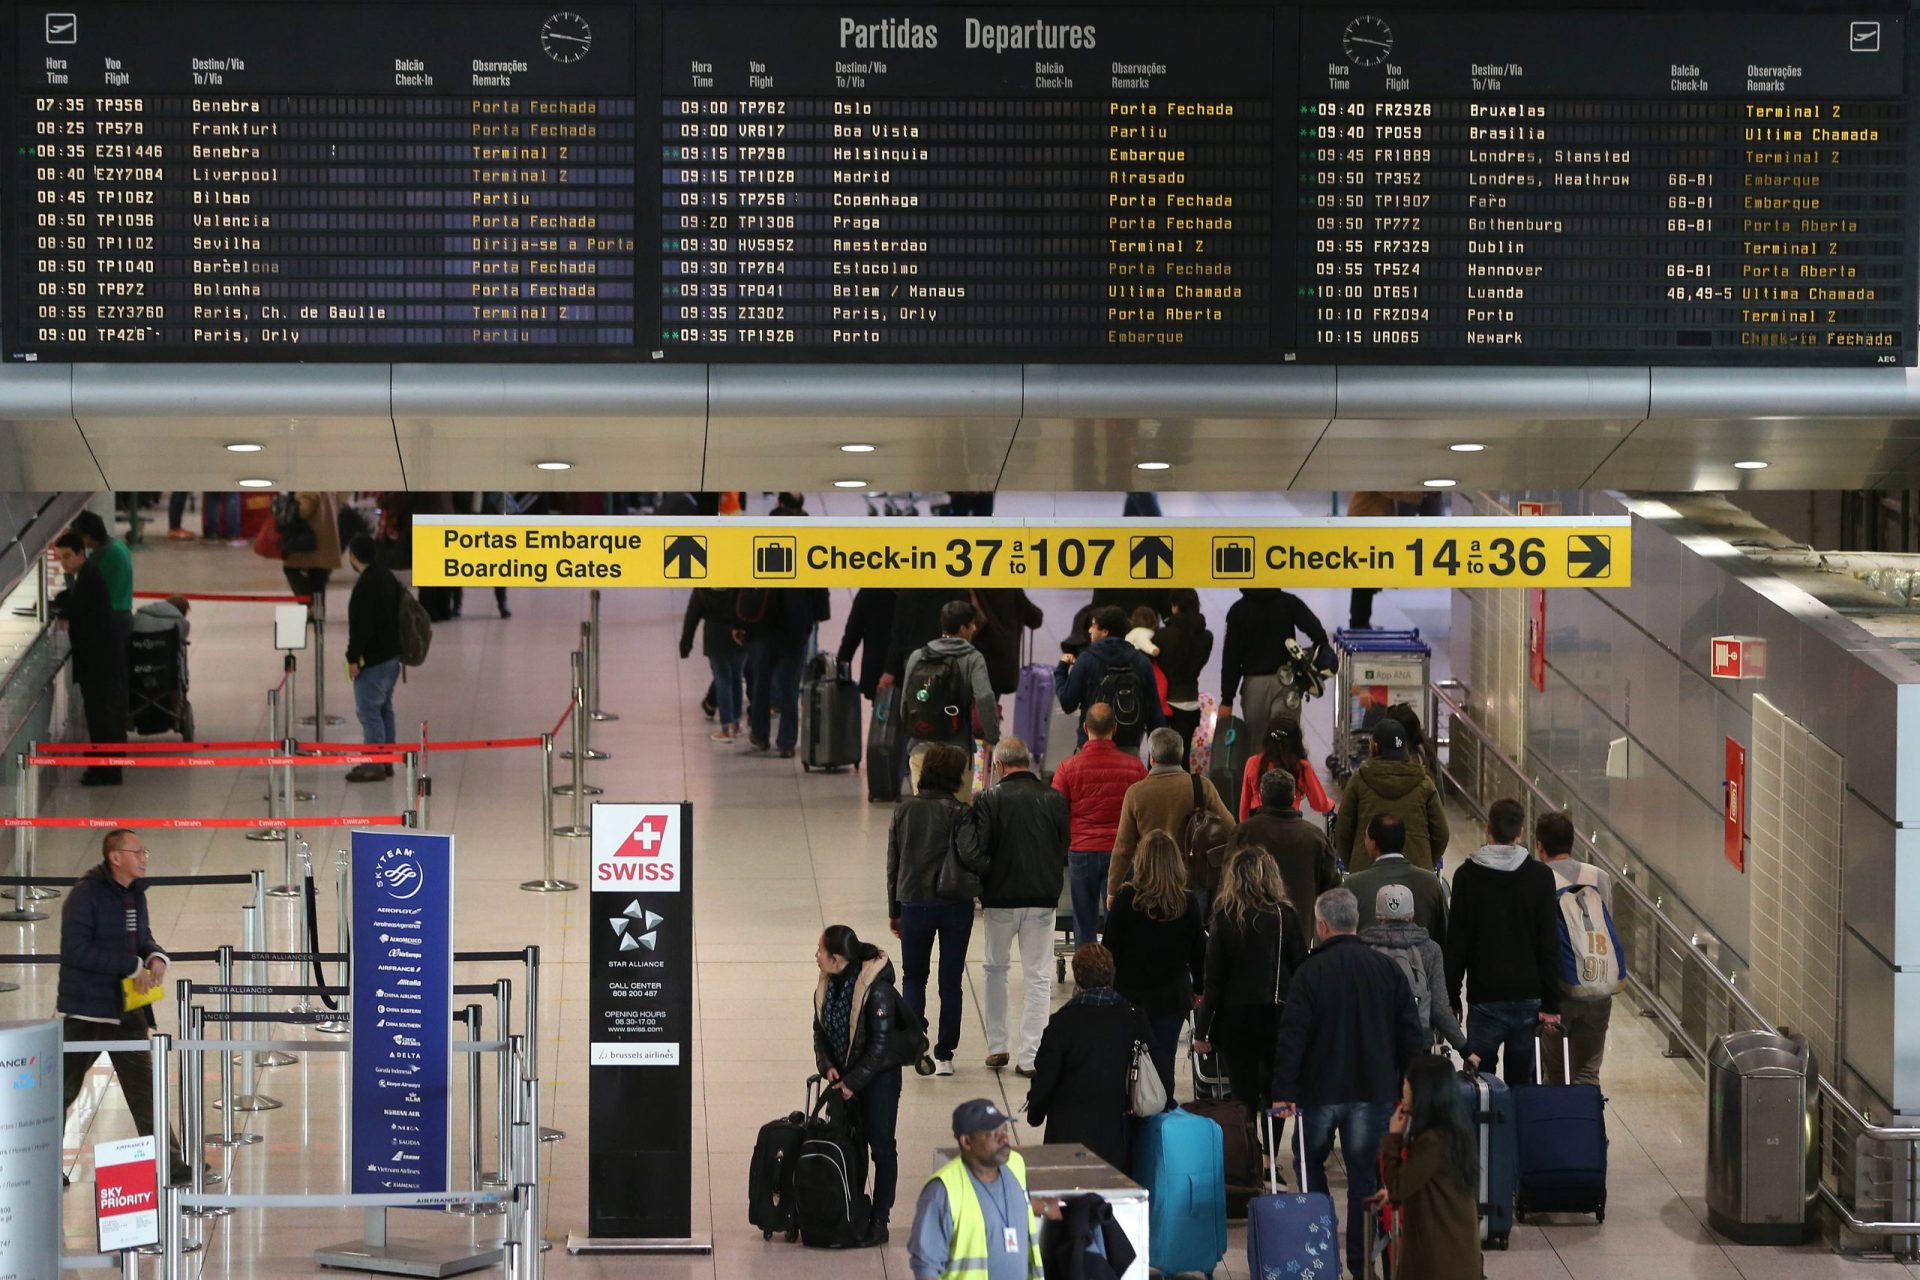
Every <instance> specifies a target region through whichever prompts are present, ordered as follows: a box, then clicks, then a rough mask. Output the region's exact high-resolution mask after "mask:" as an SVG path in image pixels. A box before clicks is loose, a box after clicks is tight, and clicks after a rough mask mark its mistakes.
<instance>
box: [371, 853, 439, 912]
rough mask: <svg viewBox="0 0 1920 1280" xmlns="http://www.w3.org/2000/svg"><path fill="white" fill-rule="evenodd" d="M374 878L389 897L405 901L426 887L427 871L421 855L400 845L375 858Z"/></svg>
mask: <svg viewBox="0 0 1920 1280" xmlns="http://www.w3.org/2000/svg"><path fill="white" fill-rule="evenodd" d="M373 878H374V881H375V883H377V884H378V885H379V886H380V887H381V888H382V889H384V890H386V893H387V896H388V897H389V898H391V899H393V901H395V902H405V901H406V900H407V899H408V898H411V897H413V895H415V894H416V893H419V892H420V890H421V889H422V888H424V887H425V885H426V883H427V872H426V868H425V867H423V866H422V865H421V864H420V855H419V854H417V853H415V852H414V851H413V850H412V849H411V848H409V847H407V846H406V845H400V846H397V847H395V848H392V849H388V850H387V851H386V852H385V853H382V854H381V855H380V856H379V857H378V858H376V859H374V863H373Z"/></svg>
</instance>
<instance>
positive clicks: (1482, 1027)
mask: <svg viewBox="0 0 1920 1280" xmlns="http://www.w3.org/2000/svg"><path fill="white" fill-rule="evenodd" d="M1539 1025H1540V1002H1539V1001H1538V1000H1483V1001H1481V1002H1480V1003H1479V1004H1476V1005H1472V1006H1470V1007H1469V1008H1468V1009H1467V1053H1468V1054H1469V1055H1470V1056H1472V1055H1478V1057H1479V1059H1480V1069H1481V1070H1482V1071H1492V1070H1493V1066H1494V1059H1496V1058H1500V1059H1502V1061H1501V1063H1500V1078H1501V1079H1503V1080H1505V1081H1506V1082H1507V1083H1508V1084H1509V1085H1516V1084H1532V1083H1533V1038H1534V1036H1535V1035H1536V1034H1537V1029H1538V1027H1539Z"/></svg>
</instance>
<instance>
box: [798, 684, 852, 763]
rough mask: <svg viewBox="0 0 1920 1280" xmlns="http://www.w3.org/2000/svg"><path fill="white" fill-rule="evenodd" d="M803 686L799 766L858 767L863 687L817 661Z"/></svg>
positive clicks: (801, 690)
mask: <svg viewBox="0 0 1920 1280" xmlns="http://www.w3.org/2000/svg"><path fill="white" fill-rule="evenodd" d="M807 674H808V679H807V680H805V681H804V682H803V683H802V684H801V686H800V707H801V728H802V729H803V730H804V732H803V733H802V735H801V738H802V741H801V744H800V747H801V750H800V767H801V769H803V770H809V771H810V770H813V769H825V770H827V771H828V772H832V771H834V770H838V769H845V768H849V767H858V766H859V764H860V711H861V708H860V686H859V685H857V684H855V683H854V682H853V681H852V680H849V679H847V678H846V677H845V676H844V675H842V674H840V673H839V672H837V671H831V670H829V669H825V668H824V664H820V663H819V661H818V659H816V665H815V667H814V668H813V669H812V670H809V672H808V673H807Z"/></svg>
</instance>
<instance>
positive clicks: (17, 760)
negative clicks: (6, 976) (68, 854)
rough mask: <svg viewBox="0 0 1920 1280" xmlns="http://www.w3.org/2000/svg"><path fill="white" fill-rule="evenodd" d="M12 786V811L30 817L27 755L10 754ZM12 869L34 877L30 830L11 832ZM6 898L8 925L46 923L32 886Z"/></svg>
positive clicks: (2, 915) (1, 915)
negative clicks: (10, 901)
mask: <svg viewBox="0 0 1920 1280" xmlns="http://www.w3.org/2000/svg"><path fill="white" fill-rule="evenodd" d="M13 769H14V787H13V811H14V813H15V814H17V815H18V816H20V817H22V818H30V817H32V816H33V814H32V812H31V810H32V808H33V798H32V792H33V766H32V765H30V764H28V763H27V753H26V752H24V751H16V752H14V754H13ZM13 870H14V874H16V875H22V876H28V877H31V876H32V875H33V828H31V827H15V828H14V829H13ZM7 896H8V897H9V898H12V899H13V903H14V906H13V910H11V911H5V912H0V920H5V921H7V922H8V923H11V924H31V923H32V922H33V921H35V920H45V919H46V918H47V913H46V912H44V911H35V910H34V909H33V886H32V885H20V886H18V887H16V888H13V889H9V890H8V891H7ZM19 989H20V986H19V984H18V983H13V982H9V983H7V984H5V986H4V987H0V990H6V991H18V990H19Z"/></svg>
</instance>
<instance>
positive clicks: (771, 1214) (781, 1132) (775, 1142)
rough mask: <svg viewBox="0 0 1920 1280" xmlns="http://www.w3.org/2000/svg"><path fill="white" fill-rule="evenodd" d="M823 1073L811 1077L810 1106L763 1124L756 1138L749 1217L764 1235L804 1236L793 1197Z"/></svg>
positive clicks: (750, 1174)
mask: <svg viewBox="0 0 1920 1280" xmlns="http://www.w3.org/2000/svg"><path fill="white" fill-rule="evenodd" d="M819 1083H820V1077H819V1076H814V1077H812V1078H810V1079H809V1080H808V1081H807V1109H806V1110H805V1111H790V1112H788V1113H787V1114H786V1115H784V1116H781V1117H780V1118H779V1119H778V1120H770V1121H768V1122H767V1123H766V1124H763V1125H761V1126H760V1136H759V1137H758V1138H756V1139H755V1140H754V1144H753V1160H752V1163H750V1164H749V1165H748V1166H747V1221H748V1222H750V1223H752V1224H753V1225H754V1226H756V1227H758V1228H760V1238H761V1239H763V1240H771V1239H772V1238H773V1237H774V1235H775V1234H776V1233H777V1234H781V1235H784V1236H786V1238H787V1240H788V1241H789V1242H791V1241H794V1240H798V1239H799V1238H800V1215H799V1211H798V1206H797V1205H796V1204H795V1202H794V1198H793V1167H794V1165H795V1164H796V1163H797V1162H798V1161H799V1159H800V1144H801V1143H802V1142H804V1141H805V1140H806V1136H807V1118H808V1117H809V1116H811V1115H812V1114H813V1112H814V1110H815V1109H816V1108H817V1107H818V1106H819V1105H820V1104H819V1099H818V1097H817V1096H816V1094H815V1091H814V1090H815V1085H817V1084H819Z"/></svg>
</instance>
